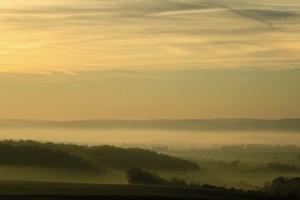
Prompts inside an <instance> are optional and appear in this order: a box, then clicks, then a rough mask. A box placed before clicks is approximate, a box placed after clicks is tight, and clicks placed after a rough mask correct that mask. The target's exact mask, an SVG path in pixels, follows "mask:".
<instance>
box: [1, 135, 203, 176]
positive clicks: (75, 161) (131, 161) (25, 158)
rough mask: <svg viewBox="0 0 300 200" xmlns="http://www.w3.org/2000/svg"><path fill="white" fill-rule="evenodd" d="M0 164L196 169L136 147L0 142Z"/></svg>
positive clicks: (180, 160)
mask: <svg viewBox="0 0 300 200" xmlns="http://www.w3.org/2000/svg"><path fill="white" fill-rule="evenodd" d="M0 145H1V147H0V164H14V165H34V166H47V167H51V166H61V167H71V168H74V167H77V168H84V169H87V168H93V169H94V170H96V171H99V170H100V171H103V170H105V171H107V170H113V169H118V170H124V171H125V170H127V169H128V168H133V167H140V168H144V169H151V170H159V171H191V170H198V169H199V166H198V165H197V164H195V163H193V162H191V161H189V160H185V159H181V158H177V157H172V156H169V155H165V154H159V153H156V152H154V151H150V150H146V149H139V148H127V149H125V148H120V147H115V146H107V145H103V146H91V147H90V146H85V145H75V144H55V143H51V142H47V143H40V142H36V141H31V140H29V141H22V140H21V141H13V140H5V141H1V142H0ZM1 148H2V149H1Z"/></svg>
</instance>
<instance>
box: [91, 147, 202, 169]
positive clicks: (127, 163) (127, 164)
mask: <svg viewBox="0 0 300 200" xmlns="http://www.w3.org/2000/svg"><path fill="white" fill-rule="evenodd" d="M91 149H92V150H93V153H94V155H95V157H96V159H97V162H100V163H108V164H109V165H110V166H111V167H113V168H119V169H124V168H125V169H128V168H133V167H139V168H144V169H156V170H163V171H189V170H199V166H198V165H197V164H196V163H193V162H191V161H188V160H184V159H181V158H177V157H172V156H169V155H165V154H159V153H156V152H154V151H150V150H146V149H139V148H128V149H123V148H119V147H114V146H98V147H92V148H91Z"/></svg>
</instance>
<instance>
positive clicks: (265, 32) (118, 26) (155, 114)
mask: <svg viewBox="0 0 300 200" xmlns="http://www.w3.org/2000/svg"><path fill="white" fill-rule="evenodd" d="M299 32H300V2H299V0H253V1H246V0H110V1H107V0H63V1H62V0H43V1H40V0H26V1H23V0H0V119H43V120H75V119H195V118H201V119H210V118H266V119H278V118H300V105H299V102H300V92H299V86H300V56H299V55H300V37H299Z"/></svg>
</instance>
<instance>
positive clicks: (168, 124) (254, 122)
mask: <svg viewBox="0 0 300 200" xmlns="http://www.w3.org/2000/svg"><path fill="white" fill-rule="evenodd" d="M11 128H47V129H49V128H50V129H99V130H108V129H133V130H135V129H137V130H170V131H289V132H300V119H298V118H297V119H296V118H295V119H278V120H266V119H183V120H75V121H42V120H11V119H9V120H0V129H11Z"/></svg>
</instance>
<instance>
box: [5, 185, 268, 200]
mask: <svg viewBox="0 0 300 200" xmlns="http://www.w3.org/2000/svg"><path fill="white" fill-rule="evenodd" d="M0 199H1V200H2V199H3V200H4V199H5V200H25V199H26V200H27V199H30V200H83V199H87V200H98V199H108V200H109V199H124V200H126V199H134V200H135V199H145V200H148V199H149V200H150V199H154V200H166V199H200V200H204V199H207V200H209V199H210V200H212V199H216V200H225V199H226V200H227V199H233V200H234V199H243V200H250V199H253V200H254V199H255V200H263V199H274V198H270V197H268V196H266V195H263V194H261V193H255V192H242V191H235V190H223V189H204V188H197V187H176V186H149V185H108V184H85V183H54V182H30V181H1V182H0Z"/></svg>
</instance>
